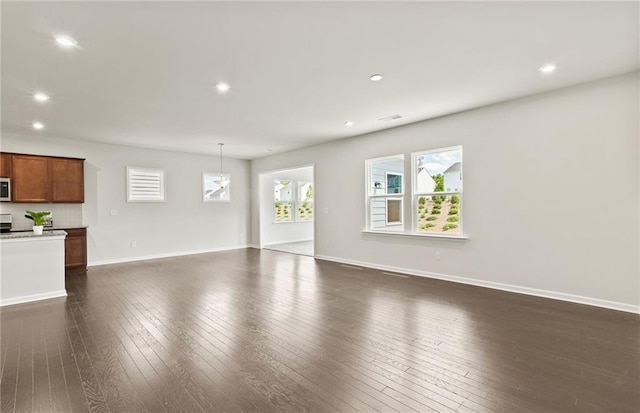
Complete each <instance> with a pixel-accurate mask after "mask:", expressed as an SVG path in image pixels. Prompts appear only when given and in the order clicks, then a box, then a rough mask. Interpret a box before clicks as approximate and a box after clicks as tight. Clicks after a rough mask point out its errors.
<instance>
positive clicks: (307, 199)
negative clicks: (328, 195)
mask: <svg viewBox="0 0 640 413" xmlns="http://www.w3.org/2000/svg"><path fill="white" fill-rule="evenodd" d="M296 198H297V200H298V202H297V205H296V211H297V215H296V220H298V221H311V220H313V184H312V183H311V182H298V196H297V197H296Z"/></svg>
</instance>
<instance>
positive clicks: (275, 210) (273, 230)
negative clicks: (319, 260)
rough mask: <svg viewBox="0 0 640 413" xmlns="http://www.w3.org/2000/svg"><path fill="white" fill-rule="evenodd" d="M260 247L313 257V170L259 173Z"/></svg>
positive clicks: (306, 168) (302, 168) (296, 169)
mask: <svg viewBox="0 0 640 413" xmlns="http://www.w3.org/2000/svg"><path fill="white" fill-rule="evenodd" d="M259 192H260V248H264V249H269V250H275V251H281V252H286V253H290V254H298V255H308V256H311V257H313V255H314V213H315V208H314V197H315V188H314V167H313V165H311V166H302V167H297V168H292V169H285V170H279V171H271V172H265V173H262V174H260V190H259Z"/></svg>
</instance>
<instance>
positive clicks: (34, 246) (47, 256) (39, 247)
mask: <svg viewBox="0 0 640 413" xmlns="http://www.w3.org/2000/svg"><path fill="white" fill-rule="evenodd" d="M66 236H67V233H66V232H65V231H45V232H44V233H43V235H34V234H33V232H18V233H12V234H11V233H10V234H0V306H5V305H12V304H20V303H27V302H31V301H37V300H44V299H48V298H55V297H64V296H66V295H67V291H66V290H65V285H64V239H65V237H66Z"/></svg>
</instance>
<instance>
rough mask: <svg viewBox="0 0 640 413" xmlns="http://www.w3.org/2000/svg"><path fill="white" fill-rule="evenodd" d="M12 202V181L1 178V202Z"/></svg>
mask: <svg viewBox="0 0 640 413" xmlns="http://www.w3.org/2000/svg"><path fill="white" fill-rule="evenodd" d="M9 201H11V179H10V178H0V202H9Z"/></svg>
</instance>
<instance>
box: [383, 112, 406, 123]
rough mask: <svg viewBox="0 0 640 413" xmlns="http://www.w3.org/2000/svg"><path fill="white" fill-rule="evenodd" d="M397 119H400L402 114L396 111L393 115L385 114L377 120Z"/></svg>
mask: <svg viewBox="0 0 640 413" xmlns="http://www.w3.org/2000/svg"><path fill="white" fill-rule="evenodd" d="M397 119H402V116H401V115H398V114H397V113H396V114H395V115H391V116H387V117H385V118H380V119H378V120H381V121H383V122H388V121H390V120H397Z"/></svg>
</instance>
